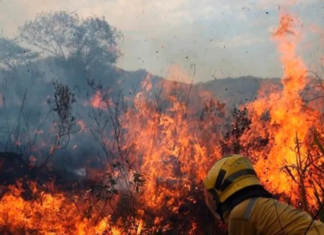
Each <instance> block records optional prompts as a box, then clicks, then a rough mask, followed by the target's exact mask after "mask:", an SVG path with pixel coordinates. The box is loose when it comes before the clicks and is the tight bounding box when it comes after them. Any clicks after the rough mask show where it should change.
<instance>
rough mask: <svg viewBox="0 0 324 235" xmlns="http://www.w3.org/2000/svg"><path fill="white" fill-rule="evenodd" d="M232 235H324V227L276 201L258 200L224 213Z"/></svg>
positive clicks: (258, 198) (298, 211) (307, 216)
mask: <svg viewBox="0 0 324 235" xmlns="http://www.w3.org/2000/svg"><path fill="white" fill-rule="evenodd" d="M224 220H225V222H226V223H228V231H229V235H257V234H262V235H275V234H276V235H281V234H282V235H304V234H307V235H324V224H323V223H321V222H320V221H318V220H313V219H312V217H311V216H310V215H308V214H307V213H306V212H303V211H300V210H298V209H296V208H295V207H292V206H290V205H287V204H284V203H281V202H279V201H278V200H276V199H274V198H264V197H255V198H250V199H246V200H244V201H242V202H241V203H239V204H238V205H236V206H235V207H234V208H233V209H232V210H231V211H227V212H225V213H224Z"/></svg>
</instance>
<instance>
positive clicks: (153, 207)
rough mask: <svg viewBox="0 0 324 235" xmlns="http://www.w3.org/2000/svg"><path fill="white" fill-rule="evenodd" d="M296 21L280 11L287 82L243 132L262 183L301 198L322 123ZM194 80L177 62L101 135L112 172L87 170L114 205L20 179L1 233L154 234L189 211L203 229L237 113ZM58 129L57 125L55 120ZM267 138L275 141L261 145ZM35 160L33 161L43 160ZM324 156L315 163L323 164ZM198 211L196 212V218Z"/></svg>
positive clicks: (94, 100)
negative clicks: (211, 172)
mask: <svg viewBox="0 0 324 235" xmlns="http://www.w3.org/2000/svg"><path fill="white" fill-rule="evenodd" d="M297 23H298V21H297V18H296V17H293V16H292V15H290V14H287V13H282V14H281V17H280V24H279V27H278V28H277V30H275V31H274V32H273V34H272V39H273V40H274V42H276V43H277V46H278V52H279V55H280V59H281V62H282V64H283V69H284V70H283V77H282V80H281V81H282V84H281V85H282V89H281V88H280V86H276V85H271V86H270V84H268V83H267V81H265V82H264V83H263V84H262V86H261V89H260V91H259V95H258V99H257V100H256V101H254V102H251V103H249V104H247V105H245V106H243V107H242V108H246V109H247V110H248V114H249V118H250V119H251V124H250V128H249V129H246V130H244V132H243V134H242V135H241V136H240V137H239V140H240V142H241V144H242V146H243V150H242V153H244V154H246V155H248V156H251V159H252V160H253V162H254V165H255V169H256V171H257V173H258V176H259V177H260V180H261V181H262V183H263V184H264V185H265V186H266V187H267V188H268V189H269V190H270V191H271V192H274V193H279V194H288V195H290V196H291V197H292V199H293V200H294V201H295V202H296V201H298V197H299V195H300V190H301V189H300V184H299V182H301V178H300V177H301V175H300V171H298V167H300V165H305V164H307V154H308V153H309V151H310V150H309V146H310V143H311V138H310V136H311V129H312V128H313V127H315V128H316V129H320V130H321V129H322V124H321V123H323V122H321V121H322V120H321V119H320V112H319V110H320V109H319V108H318V107H316V106H314V105H313V106H307V105H306V104H305V101H304V99H303V97H302V95H301V93H302V92H303V91H304V89H305V87H306V86H307V83H308V82H309V79H308V77H307V68H306V66H305V64H304V63H303V61H302V59H301V58H300V57H299V56H298V55H297V52H296V48H297V46H298V43H299V42H300V39H301V38H302V36H303V34H302V32H301V31H300V30H299V29H298V27H297V25H296V24H297ZM189 78H190V76H189V75H188V74H186V73H185V72H183V71H182V69H181V68H180V67H178V66H172V68H171V69H170V72H169V74H168V79H167V80H164V81H163V83H162V84H155V83H154V80H153V79H152V76H151V75H150V74H148V75H147V77H146V79H144V81H142V83H141V85H142V91H141V92H139V93H138V94H136V96H135V98H134V103H133V106H132V107H131V108H128V109H125V110H121V111H120V110H119V111H118V118H117V119H116V120H114V122H113V127H114V128H116V126H117V127H119V128H120V129H121V130H120V132H119V130H116V129H114V128H112V129H113V130H109V131H110V132H113V133H114V134H116V133H117V134H116V135H115V136H114V137H115V139H110V138H109V137H108V134H109V133H108V134H107V135H106V133H100V134H101V135H102V136H101V137H102V139H101V144H102V147H103V148H104V149H105V150H106V152H109V153H110V152H112V153H114V154H115V155H114V156H113V157H111V156H110V155H109V154H107V156H106V157H107V159H108V160H107V162H109V164H107V165H105V169H104V170H97V169H94V168H90V167H89V168H87V169H85V170H84V169H83V168H80V171H79V173H78V174H79V175H82V176H86V177H87V179H88V180H92V181H96V182H97V181H100V179H102V181H100V183H101V185H100V187H101V189H102V190H106V191H105V192H106V193H107V192H108V193H109V196H111V195H113V196H111V198H113V199H114V201H113V202H111V201H109V203H110V206H111V208H114V209H115V210H113V209H111V208H110V209H107V210H102V211H101V210H89V209H90V208H97V207H98V204H100V205H102V204H104V205H105V202H106V201H104V200H103V199H102V198H101V199H100V200H99V201H96V203H97V204H96V203H93V201H92V200H91V199H92V198H91V197H92V196H93V195H92V194H91V193H92V191H93V190H88V191H86V192H84V190H80V192H79V194H78V195H82V196H78V197H76V196H75V197H71V196H69V194H65V193H63V192H60V191H55V190H52V189H51V187H50V189H48V188H46V190H45V189H44V188H41V189H40V188H39V186H36V183H30V184H29V191H31V193H30V192H29V194H28V193H26V192H25V191H24V190H22V187H23V186H22V185H21V184H19V183H18V186H17V187H13V186H10V187H9V190H7V191H6V192H5V193H2V197H1V199H0V232H2V231H1V229H2V230H3V231H4V232H6V231H10V232H11V233H13V234H35V233H37V234H46V235H47V234H62V235H64V234H80V235H82V234H90V235H92V234H98V235H99V234H102V235H103V234H120V235H121V234H154V233H157V232H168V231H170V230H172V231H174V230H176V229H177V228H175V227H174V226H176V225H175V223H174V222H172V221H174V220H176V219H179V220H180V219H187V221H186V223H183V224H179V227H181V228H179V230H180V231H182V232H183V233H185V234H202V233H203V232H201V230H202V228H201V227H202V226H201V225H200V223H203V222H205V221H202V219H201V218H199V216H200V214H199V213H197V215H196V212H197V211H198V212H199V210H204V211H206V212H207V208H206V207H205V208H202V209H201V207H202V206H201V204H200V203H202V202H203V193H202V180H203V179H204V177H205V175H206V172H207V171H208V169H209V167H210V166H211V165H212V164H213V163H214V162H215V160H217V159H219V158H220V157H221V156H222V155H223V154H224V150H223V149H222V145H221V143H222V141H224V139H225V138H224V136H222V135H223V131H224V128H225V127H224V126H225V125H227V124H228V123H229V121H230V120H229V116H228V115H229V114H228V113H227V111H226V109H225V105H224V104H223V103H221V102H220V101H218V100H215V99H213V97H212V95H211V94H210V93H209V92H207V91H204V90H201V89H200V88H197V87H195V88H193V87H192V86H190V85H188V83H190V81H191V80H192V79H189ZM179 80H180V82H175V81H179ZM157 88H160V90H159V89H157ZM152 97H153V98H152ZM154 97H155V98H154ZM192 97H195V99H192ZM84 105H90V106H92V107H93V109H94V110H95V109H98V110H99V111H104V110H107V109H108V108H109V107H110V106H111V105H114V104H113V103H112V101H111V100H109V99H107V98H106V94H105V93H104V91H103V90H102V89H101V90H97V91H96V93H95V94H94V95H93V96H92V97H91V99H90V102H89V103H85V104H84ZM202 107H203V112H202V110H201V109H202ZM115 108H116V109H117V108H118V107H115ZM114 110H115V109H114ZM109 111H110V112H113V111H112V110H109ZM107 113H108V114H107V115H109V114H111V113H109V112H107ZM113 114H115V113H113ZM108 119H109V118H108ZM224 120H225V121H224ZM107 123H108V121H107ZM78 125H79V126H80V128H81V131H80V133H82V134H85V132H84V131H83V130H84V129H85V128H86V126H87V125H86V123H85V121H83V120H79V121H78ZM105 125H106V123H105ZM107 125H108V124H107ZM233 126H234V127H235V124H233ZM51 128H53V130H54V129H55V124H53V125H52V126H51ZM109 131H108V132H109ZM88 132H90V131H88ZM44 138H45V137H44ZM260 139H262V140H264V139H268V142H266V143H262V145H261V144H260V143H259V140H260ZM229 144H231V142H230V143H229ZM258 144H259V145H258ZM251 146H252V147H251ZM260 146H261V147H260ZM296 146H298V148H296ZM76 147H77V145H74V147H73V146H72V148H73V149H74V148H76ZM54 150H55V149H52V151H54ZM108 155H109V156H108ZM30 160H31V161H32V162H34V161H36V158H35V159H34V158H33V157H31V158H30ZM322 163H323V161H321V160H318V161H316V164H317V166H322V165H320V164H322ZM102 164H104V163H102ZM81 169H82V170H81ZM81 173H82V174H81ZM303 177H305V179H306V181H307V180H310V179H311V178H312V177H311V175H310V173H309V172H306V173H305V175H304V176H303ZM313 179H316V180H319V181H321V182H322V180H323V179H321V178H320V177H317V178H316V176H313ZM112 182H113V183H112ZM304 183H305V182H304ZM112 185H113V186H114V187H113V186H112ZM304 186H305V188H306V190H307V195H309V196H308V197H307V201H308V202H309V203H310V204H311V205H312V206H315V205H316V204H315V203H316V202H315V200H314V198H312V197H311V195H314V190H317V188H316V187H315V188H314V187H310V186H312V185H311V183H307V182H306V183H305V185H304ZM24 193H26V194H27V195H29V197H27V196H26V194H24ZM84 194H85V196H84ZM30 195H31V196H30ZM93 197H94V196H93ZM106 197H107V196H106ZM203 203H204V202H203ZM128 207H129V208H130V209H129V208H128ZM103 208H105V207H103ZM125 208H126V209H125ZM192 208H195V210H194V212H193V209H192ZM128 209H129V210H128ZM104 212H105V214H104ZM190 213H191V214H190ZM192 215H194V216H196V217H195V218H191V217H190V216H192ZM204 215H205V214H204ZM208 215H209V214H208ZM194 216H192V217H194ZM209 216H210V215H209ZM201 217H202V218H204V217H203V216H201ZM175 218H176V219H175ZM204 220H207V219H206V218H204ZM181 221H182V222H183V221H184V220H181ZM211 223H214V222H213V221H211ZM176 231H178V230H176ZM179 234H181V233H180V232H179Z"/></svg>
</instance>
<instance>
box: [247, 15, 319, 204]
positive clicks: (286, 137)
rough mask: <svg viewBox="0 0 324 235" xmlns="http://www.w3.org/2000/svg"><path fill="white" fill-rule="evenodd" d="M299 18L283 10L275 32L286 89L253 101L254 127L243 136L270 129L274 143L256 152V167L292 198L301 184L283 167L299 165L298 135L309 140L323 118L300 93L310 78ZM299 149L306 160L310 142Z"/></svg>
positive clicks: (270, 184)
mask: <svg viewBox="0 0 324 235" xmlns="http://www.w3.org/2000/svg"><path fill="white" fill-rule="evenodd" d="M295 22H297V20H296V19H295V18H294V17H293V16H292V15H289V14H285V13H282V15H281V18H280V26H279V28H278V29H277V30H276V31H275V32H274V33H273V39H274V40H275V41H276V42H277V44H278V51H279V54H280V57H281V61H282V63H283V67H284V74H283V78H282V85H283V90H282V91H279V92H273V93H271V94H270V96H264V97H263V98H262V95H260V97H261V98H260V99H258V100H257V101H255V102H253V103H251V104H249V106H248V107H249V111H250V112H251V113H253V115H252V116H251V119H252V125H253V128H252V129H253V131H250V132H247V133H246V134H245V135H244V136H243V139H244V141H245V142H246V143H247V142H249V141H252V140H251V135H257V134H258V132H259V131H260V132H261V133H265V132H267V134H268V135H269V139H270V143H269V144H268V145H267V146H266V147H265V148H264V149H263V150H260V151H258V152H255V153H254V155H255V156H257V160H256V164H255V167H256V170H257V172H258V173H259V175H260V178H261V180H262V181H263V183H264V184H266V185H267V186H268V187H269V188H271V189H272V190H274V191H275V192H277V193H284V192H285V193H288V194H290V195H291V197H292V199H297V198H296V197H297V194H296V192H297V190H298V185H297V184H296V183H295V182H294V181H293V179H292V177H290V176H288V175H287V172H285V171H284V170H283V169H287V167H296V166H297V165H298V162H297V161H298V160H297V155H296V141H297V139H298V140H299V141H302V142H303V143H305V141H307V138H308V137H309V136H308V135H309V131H310V128H312V127H315V126H318V124H319V123H318V121H319V120H320V118H319V117H320V113H319V112H318V111H315V110H310V109H308V108H307V107H306V106H305V103H304V101H303V99H302V97H301V94H300V92H301V91H302V90H303V89H304V88H305V85H306V82H307V68H306V66H305V64H304V63H303V61H302V59H301V58H300V57H299V56H297V55H296V45H297V43H298V41H299V39H300V37H301V32H299V31H297V30H296V27H294V23H295ZM266 112H268V116H269V117H268V120H267V121H265V122H262V116H263V115H264V114H265V113H266ZM263 119H264V118H263ZM252 132H253V133H252ZM263 135H264V134H263ZM298 151H300V153H301V155H302V156H303V158H304V159H302V162H305V156H306V152H307V146H306V145H305V144H304V145H301V144H300V149H298ZM291 172H293V176H294V177H296V178H297V177H298V176H297V174H296V171H295V170H292V171H291Z"/></svg>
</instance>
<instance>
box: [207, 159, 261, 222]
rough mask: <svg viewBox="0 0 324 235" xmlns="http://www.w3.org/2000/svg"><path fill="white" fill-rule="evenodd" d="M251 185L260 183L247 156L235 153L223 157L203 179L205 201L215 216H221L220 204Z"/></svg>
mask: <svg viewBox="0 0 324 235" xmlns="http://www.w3.org/2000/svg"><path fill="white" fill-rule="evenodd" d="M253 185H261V183H260V181H259V179H258V177H257V175H256V173H255V171H254V168H253V165H252V162H251V161H250V159H249V158H247V157H244V156H242V155H237V154H234V155H229V156H226V157H223V158H221V159H220V160H218V161H217V162H216V163H215V164H214V165H213V166H212V167H211V169H210V170H209V172H208V173H207V176H206V178H205V180H204V186H205V198H206V203H207V205H208V207H209V209H210V210H211V211H212V213H213V214H214V215H215V216H216V217H218V218H219V217H220V218H222V212H221V211H220V205H221V204H222V203H224V202H225V201H226V200H227V199H228V198H229V197H230V196H232V195H233V194H235V193H236V192H238V191H240V190H241V189H244V188H246V187H249V186H253ZM215 210H216V212H215ZM215 213H216V214H215Z"/></svg>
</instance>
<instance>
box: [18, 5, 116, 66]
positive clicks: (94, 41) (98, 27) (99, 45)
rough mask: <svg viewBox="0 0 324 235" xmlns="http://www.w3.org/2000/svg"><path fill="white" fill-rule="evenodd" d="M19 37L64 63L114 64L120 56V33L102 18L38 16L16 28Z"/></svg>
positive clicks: (41, 14)
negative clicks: (75, 60)
mask: <svg viewBox="0 0 324 235" xmlns="http://www.w3.org/2000/svg"><path fill="white" fill-rule="evenodd" d="M19 35H20V37H21V38H22V39H23V40H24V41H25V42H27V43H29V44H30V45H33V46H36V47H37V48H38V49H40V50H41V51H43V52H45V53H48V54H50V55H54V56H57V57H58V58H60V59H62V60H64V61H66V60H70V59H78V60H80V61H81V62H82V63H83V64H86V65H88V66H89V65H92V64H96V63H102V64H114V63H115V62H116V60H117V58H118V57H119V55H120V54H121V53H120V51H119V49H118V47H117V42H116V41H117V39H118V38H119V37H120V35H121V34H120V33H119V32H118V31H117V30H116V29H115V28H113V27H111V26H110V25H109V24H108V23H107V22H106V21H105V19H104V18H98V17H89V18H86V19H82V18H80V17H79V16H78V15H77V14H69V13H67V12H65V11H59V12H54V13H53V12H50V13H40V14H39V15H37V17H36V18H35V19H34V20H30V21H27V22H26V23H25V24H24V25H23V26H21V27H19Z"/></svg>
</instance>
